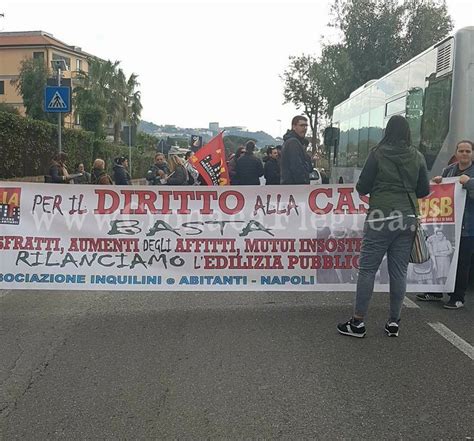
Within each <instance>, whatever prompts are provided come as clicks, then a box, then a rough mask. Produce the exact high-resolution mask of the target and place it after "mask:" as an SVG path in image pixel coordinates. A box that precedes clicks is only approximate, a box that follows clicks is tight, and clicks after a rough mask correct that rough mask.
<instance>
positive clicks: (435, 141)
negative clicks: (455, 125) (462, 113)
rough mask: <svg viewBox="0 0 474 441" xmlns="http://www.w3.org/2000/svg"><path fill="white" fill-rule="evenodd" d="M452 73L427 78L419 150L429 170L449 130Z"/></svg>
mask: <svg viewBox="0 0 474 441" xmlns="http://www.w3.org/2000/svg"><path fill="white" fill-rule="evenodd" d="M451 88H452V75H451V74H450V75H445V76H443V77H440V78H436V74H435V73H433V74H432V75H430V77H429V78H428V87H427V88H426V89H425V97H424V103H423V118H422V121H421V140H420V151H421V152H422V153H423V154H424V155H425V159H426V164H427V166H428V170H431V167H432V166H433V163H434V161H435V159H436V156H437V155H438V153H439V151H440V149H441V147H442V145H443V141H444V140H445V138H446V135H447V134H448V130H449V113H450V108H451Z"/></svg>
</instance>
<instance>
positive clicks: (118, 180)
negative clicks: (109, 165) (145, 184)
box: [113, 156, 132, 185]
mask: <svg viewBox="0 0 474 441" xmlns="http://www.w3.org/2000/svg"><path fill="white" fill-rule="evenodd" d="M114 162H115V164H114V168H113V170H114V182H115V185H132V182H131V178H130V173H129V172H128V170H127V169H128V159H127V158H125V157H124V156H120V157H118V158H115V159H114Z"/></svg>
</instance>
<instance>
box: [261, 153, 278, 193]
mask: <svg viewBox="0 0 474 441" xmlns="http://www.w3.org/2000/svg"><path fill="white" fill-rule="evenodd" d="M267 155H268V159H267V161H266V162H265V165H264V167H263V175H264V176H265V184H266V185H279V184H280V159H279V153H278V150H277V149H276V147H269V148H268V152H267Z"/></svg>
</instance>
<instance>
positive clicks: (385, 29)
mask: <svg viewBox="0 0 474 441" xmlns="http://www.w3.org/2000/svg"><path fill="white" fill-rule="evenodd" d="M332 12H333V16H334V22H333V23H332V25H333V26H335V27H337V28H339V29H340V30H341V31H342V33H343V37H344V38H343V45H344V47H345V48H346V51H347V55H348V57H349V60H350V62H351V63H352V66H353V75H352V81H351V90H353V89H355V88H357V87H359V86H361V85H362V84H364V83H366V82H367V81H368V80H371V79H377V78H380V77H381V76H383V75H384V74H386V73H387V72H389V71H390V70H392V69H393V68H395V67H396V66H397V65H398V64H399V62H400V60H401V53H402V45H403V40H402V30H403V14H404V8H403V6H402V5H400V4H399V3H398V1H397V0H335V2H334V4H333V6H332Z"/></svg>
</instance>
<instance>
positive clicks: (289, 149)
mask: <svg viewBox="0 0 474 441" xmlns="http://www.w3.org/2000/svg"><path fill="white" fill-rule="evenodd" d="M307 130H308V119H307V118H306V117H305V116H302V115H298V116H295V117H294V118H293V119H292V120H291V130H288V132H286V134H285V135H284V136H283V139H284V141H285V142H284V144H283V148H282V150H281V183H282V184H309V174H310V173H311V172H312V171H313V164H312V163H311V158H310V157H309V155H308V154H307V153H306V147H308V141H307V140H306V138H305V135H306V132H307Z"/></svg>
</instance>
